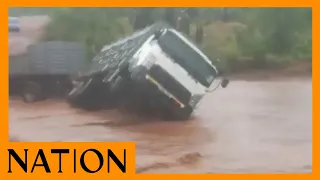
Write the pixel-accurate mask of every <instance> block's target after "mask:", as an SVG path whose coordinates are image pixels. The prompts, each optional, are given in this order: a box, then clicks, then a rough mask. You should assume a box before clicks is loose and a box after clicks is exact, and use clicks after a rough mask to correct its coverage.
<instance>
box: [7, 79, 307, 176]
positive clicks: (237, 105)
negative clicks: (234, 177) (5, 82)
mask: <svg viewBox="0 0 320 180" xmlns="http://www.w3.org/2000/svg"><path fill="white" fill-rule="evenodd" d="M311 89H312V85H311V79H309V80H290V81H288V80H286V81H260V82H259V81H233V82H231V83H230V85H229V87H228V88H226V89H220V88H219V89H218V90H217V91H216V92H214V93H212V94H209V95H208V96H207V97H206V98H205V99H204V100H203V101H202V102H201V104H200V105H199V108H198V109H197V110H196V112H195V113H194V117H193V118H192V119H191V120H189V121H183V122H168V121H161V120H157V119H146V118H142V117H137V116H134V115H129V114H126V115H124V114H123V113H120V112H118V111H116V110H112V111H110V110H109V111H104V112H84V111H81V110H77V109H72V108H71V107H69V106H68V105H67V104H65V103H64V102H63V101H58V100H48V101H45V102H40V103H35V104H24V103H23V102H21V101H19V100H10V111H9V113H10V114H9V132H10V136H11V137H14V138H15V139H18V140H20V141H135V142H136V145H137V158H136V161H137V172H138V173H310V172H311V168H312V95H311V94H312V90H311Z"/></svg>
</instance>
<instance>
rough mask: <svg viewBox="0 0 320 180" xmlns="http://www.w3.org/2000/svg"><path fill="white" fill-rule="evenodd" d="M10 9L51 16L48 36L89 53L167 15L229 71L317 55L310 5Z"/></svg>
mask: <svg viewBox="0 0 320 180" xmlns="http://www.w3.org/2000/svg"><path fill="white" fill-rule="evenodd" d="M9 14H10V15H12V16H20V15H32V14H35V15H39V14H47V15H49V16H51V17H52V23H51V24H50V26H49V27H48V36H47V38H46V40H52V39H55V40H56V39H58V40H70V41H78V42H83V43H85V44H86V45H87V47H88V53H89V56H90V57H92V56H93V55H94V54H95V53H96V52H97V51H98V50H99V49H100V48H101V47H102V46H103V45H104V44H108V43H111V42H112V41H115V40H116V39H118V38H120V37H123V36H126V35H128V34H130V33H131V32H132V31H134V30H136V29H140V28H143V27H145V26H147V25H149V24H152V23H153V22H155V21H157V20H165V21H167V22H168V23H170V24H171V25H173V26H175V27H176V28H177V29H179V30H180V31H182V32H183V33H185V34H187V35H189V36H190V37H192V38H194V40H196V41H197V42H198V43H199V45H200V46H201V47H202V48H203V49H204V50H205V51H206V52H207V54H208V55H209V56H210V57H211V59H212V60H215V59H217V58H219V59H220V60H221V63H220V66H221V67H222V68H224V70H225V71H231V72H234V71H243V70H245V69H250V68H264V69H265V68H282V67H285V66H287V65H289V64H290V63H292V62H299V61H304V62H311V59H312V9H311V8H189V9H186V8H11V9H10V10H9ZM202 32H203V34H204V36H203V38H200V37H199V34H201V33H202ZM196 37H197V38H196Z"/></svg>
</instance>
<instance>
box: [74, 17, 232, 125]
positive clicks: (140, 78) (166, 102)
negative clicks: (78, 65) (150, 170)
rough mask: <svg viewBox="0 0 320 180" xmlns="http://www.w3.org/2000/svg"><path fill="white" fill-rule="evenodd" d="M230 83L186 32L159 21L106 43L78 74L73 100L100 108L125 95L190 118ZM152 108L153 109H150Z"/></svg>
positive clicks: (174, 116)
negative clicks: (206, 98) (207, 97)
mask: <svg viewBox="0 0 320 180" xmlns="http://www.w3.org/2000/svg"><path fill="white" fill-rule="evenodd" d="M214 82H219V83H218V86H220V85H221V86H222V87H223V88H225V87H227V85H228V83H229V80H228V79H225V78H223V77H222V76H221V74H220V72H219V71H218V69H217V67H216V66H215V65H214V64H213V63H212V61H211V60H210V59H209V58H208V57H207V56H206V55H205V54H204V53H203V52H202V51H201V50H200V49H199V48H198V47H197V46H196V45H195V44H193V43H192V41H191V40H189V39H188V38H187V37H186V36H184V35H183V34H182V33H180V32H178V31H177V30H175V29H174V28H172V27H171V26H169V25H167V24H166V23H163V22H157V23H155V24H153V25H151V26H148V27H146V28H144V29H142V30H140V31H138V32H136V33H134V34H133V35H131V36H128V37H126V38H124V39H121V40H119V41H117V42H115V43H112V44H110V45H106V46H104V47H103V48H102V49H101V51H100V53H98V54H97V56H96V57H95V58H94V59H93V60H92V63H91V64H90V66H88V68H87V69H86V70H85V71H83V72H82V73H81V75H79V76H78V77H77V78H75V79H74V80H73V89H72V90H71V91H70V92H69V94H68V101H69V103H70V104H71V105H73V106H75V107H79V108H85V109H99V108H104V107H105V106H109V105H111V106H112V105H114V104H117V103H118V102H121V101H122V100H123V99H125V100H128V99H130V100H133V99H135V100H136V103H138V104H133V105H132V104H131V105H132V106H140V105H141V104H144V105H145V106H144V107H148V108H150V107H154V108H155V109H157V110H159V111H160V112H161V114H162V115H165V117H167V118H170V119H188V118H189V117H190V116H191V114H192V113H193V111H194V110H195V109H196V107H197V105H198V104H199V102H200V100H201V99H202V98H203V97H204V96H205V95H206V94H207V93H208V92H210V91H212V90H214V89H215V88H216V87H212V86H213V84H214ZM147 111H148V110H147Z"/></svg>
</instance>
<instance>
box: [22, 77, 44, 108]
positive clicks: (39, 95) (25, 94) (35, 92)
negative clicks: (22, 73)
mask: <svg viewBox="0 0 320 180" xmlns="http://www.w3.org/2000/svg"><path fill="white" fill-rule="evenodd" d="M22 98H23V101H24V102H26V103H32V102H36V101H38V100H40V99H44V98H45V97H44V94H43V89H42V87H41V85H40V84H39V83H36V82H33V81H29V82H27V83H25V85H24V88H23V91H22Z"/></svg>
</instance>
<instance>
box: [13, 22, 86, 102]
mask: <svg viewBox="0 0 320 180" xmlns="http://www.w3.org/2000/svg"><path fill="white" fill-rule="evenodd" d="M28 19H30V21H32V18H30V17H28ZM38 19H39V18H38ZM19 21H20V19H14V21H13V23H12V21H11V24H10V22H9V38H8V39H9V95H10V96H12V95H13V96H16V95H17V96H22V98H23V100H24V101H25V102H35V101H38V100H43V99H46V98H48V97H52V96H56V95H57V96H61V95H66V93H67V92H68V91H69V90H70V88H72V84H71V79H70V77H71V76H72V75H74V74H76V73H77V72H78V70H80V69H81V68H83V67H84V66H85V65H86V62H87V60H86V58H87V57H86V48H85V46H84V45H83V44H79V43H75V42H65V41H47V42H41V41H40V40H39V39H40V38H39V39H38V38H37V37H39V28H34V27H35V26H32V25H30V24H29V23H28V25H29V26H30V27H33V28H34V29H33V30H29V31H27V30H26V29H24V27H23V26H22V27H20V26H19V24H20V22H19ZM33 22H34V21H33ZM12 24H13V25H12ZM38 24H41V23H38ZM12 27H13V28H12ZM35 31H38V32H35Z"/></svg>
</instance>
